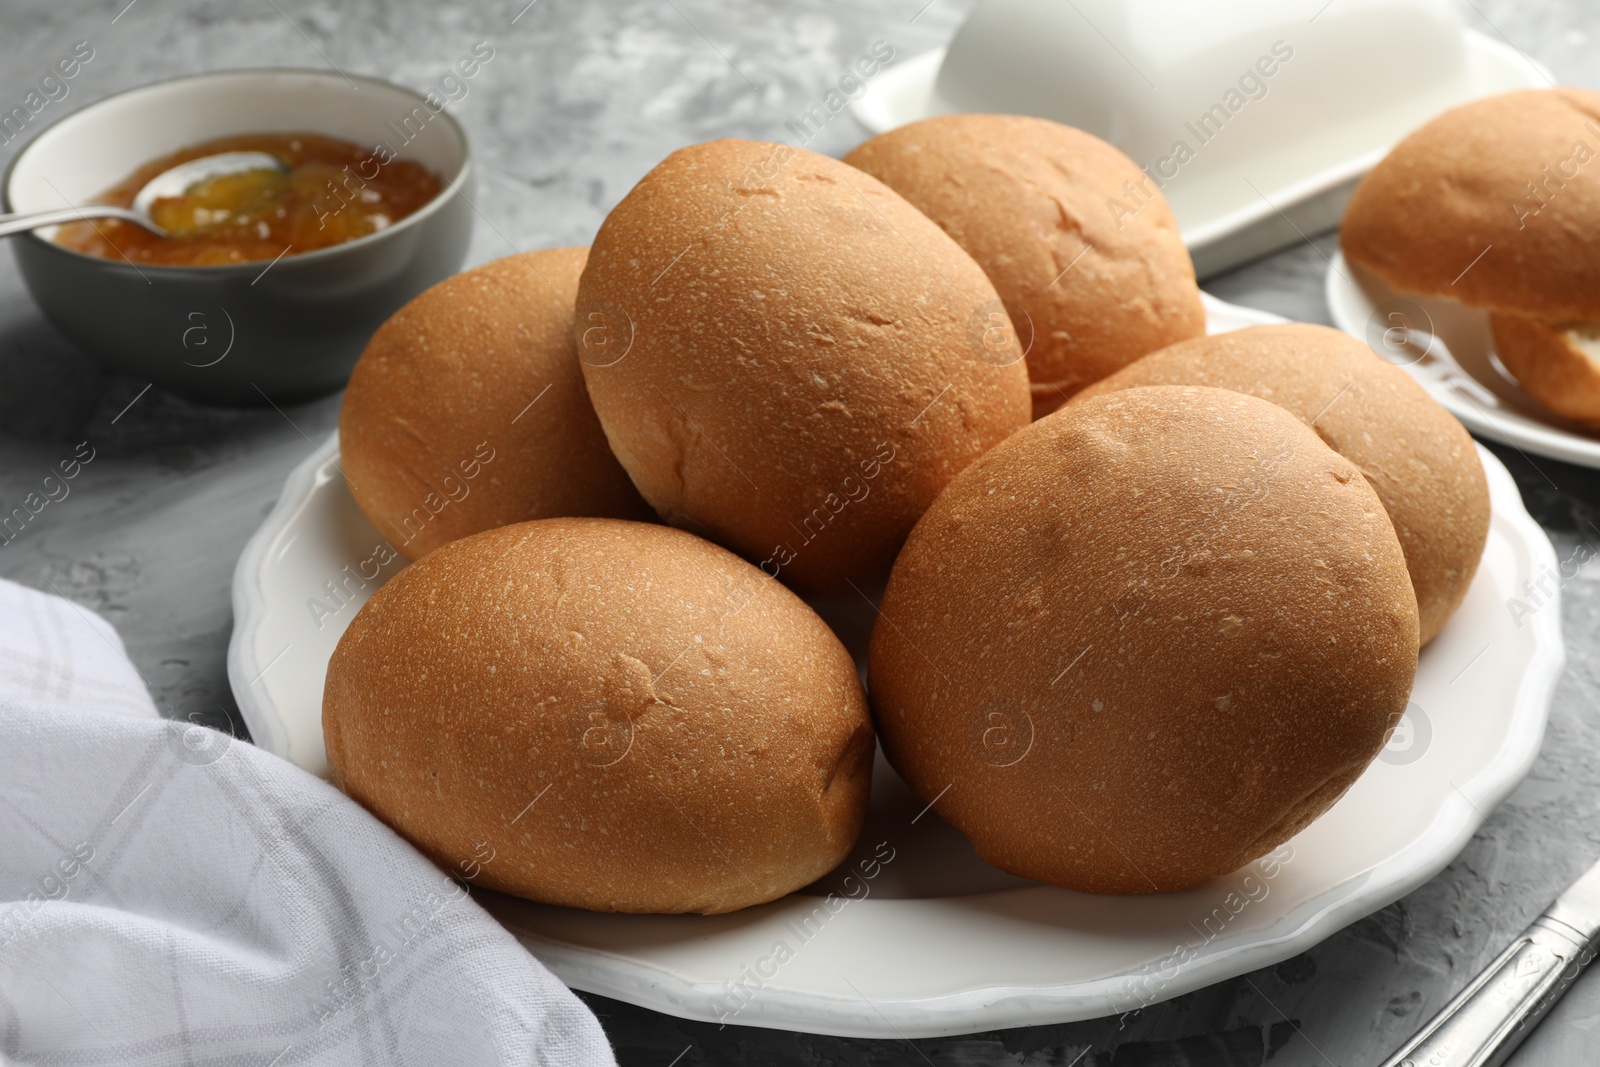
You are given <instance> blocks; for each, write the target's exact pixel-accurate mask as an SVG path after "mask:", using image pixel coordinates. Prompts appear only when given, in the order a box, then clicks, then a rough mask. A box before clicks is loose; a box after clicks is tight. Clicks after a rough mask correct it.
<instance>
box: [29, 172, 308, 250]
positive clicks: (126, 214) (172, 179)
mask: <svg viewBox="0 0 1600 1067" xmlns="http://www.w3.org/2000/svg"><path fill="white" fill-rule="evenodd" d="M288 169H289V168H288V167H285V166H284V165H283V163H281V162H280V161H279V160H278V159H277V158H276V157H274V156H269V155H267V154H266V153H265V152H219V153H218V154H216V155H214V156H201V157H200V158H199V159H191V160H189V162H187V163H179V164H178V165H177V166H176V167H172V168H170V169H168V170H164V171H162V172H161V173H160V174H157V175H156V176H155V177H154V178H151V179H150V180H149V181H148V182H146V183H145V184H144V187H143V188H142V189H140V190H139V194H138V195H137V196H135V197H134V198H133V207H131V208H125V207H112V206H111V205H109V204H84V205H83V206H82V207H61V208H53V209H51V210H49V211H26V212H19V213H17V214H14V215H0V237H9V236H10V235H11V234H14V233H24V232H26V231H28V230H36V229H38V228H39V227H41V226H57V225H60V224H61V223H63V222H80V221H82V220H84V219H121V220H122V221H124V222H131V223H133V224H135V225H136V226H143V227H144V228H145V229H147V230H149V231H150V232H151V233H153V234H155V235H156V236H157V237H166V236H167V231H166V230H164V229H162V228H161V227H160V226H157V225H156V224H155V222H154V221H153V220H152V219H151V218H150V205H151V204H153V203H155V202H156V201H157V200H162V199H165V198H167V197H173V196H182V195H183V193H184V192H185V191H187V190H188V189H190V188H192V187H194V186H195V185H197V184H199V183H200V182H203V181H209V180H210V179H212V178H219V177H221V176H222V175H224V174H239V173H241V172H243V171H248V170H275V171H280V172H281V171H287V170H288Z"/></svg>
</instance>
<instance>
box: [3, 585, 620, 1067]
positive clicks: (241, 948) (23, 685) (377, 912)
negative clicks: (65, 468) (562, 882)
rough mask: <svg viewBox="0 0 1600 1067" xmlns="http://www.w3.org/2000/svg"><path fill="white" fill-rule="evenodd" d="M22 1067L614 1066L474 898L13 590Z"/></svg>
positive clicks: (10, 802) (297, 774)
mask: <svg viewBox="0 0 1600 1067" xmlns="http://www.w3.org/2000/svg"><path fill="white" fill-rule="evenodd" d="M0 1063H19V1064H40V1065H43V1064H52V1065H54V1064H62V1065H67V1064H85V1065H88V1064H95V1065H99V1064H130V1065H137V1067H144V1065H154V1064H199V1063H229V1064H241V1065H243V1064H255V1065H259V1067H290V1065H294V1064H429V1065H433V1064H452V1065H467V1064H471V1065H476V1064H548V1065H567V1064H573V1065H583V1067H591V1065H595V1064H602V1065H603V1064H614V1063H615V1060H614V1059H613V1057H612V1053H611V1048H610V1045H609V1044H608V1043H607V1041H606V1037H605V1034H604V1033H603V1032H602V1031H601V1029H600V1024H599V1023H598V1022H597V1021H596V1019H595V1017H594V1015H593V1014H592V1013H591V1012H590V1011H589V1010H588V1008H587V1007H585V1006H584V1005H583V1003H582V1002H581V1001H579V1000H578V998H577V997H575V996H574V995H573V994H572V993H571V991H569V990H568V989H567V988H566V987H565V986H563V985H562V984H561V983H560V982H559V981H557V980H556V979H555V978H554V977H553V976H552V975H551V974H550V972H549V971H547V970H545V968H544V967H543V966H542V965H541V964H540V963H539V962H538V961H537V960H535V959H534V958H533V957H532V956H531V955H529V954H528V952H527V950H525V949H524V948H523V947H522V946H521V945H519V944H518V943H517V942H516V941H515V940H514V939H513V938H512V936H511V935H510V934H509V933H507V932H506V931H505V930H504V929H503V928H502V927H501V926H500V925H499V924H498V923H496V922H495V921H494V920H493V919H492V918H490V917H489V915H488V913H486V912H485V911H484V910H483V909H482V908H481V907H479V906H478V904H477V903H476V902H475V901H473V900H472V899H471V897H470V896H469V895H468V894H467V892H466V890H465V888H464V887H463V886H462V885H461V884H460V883H458V882H456V881H454V880H452V879H451V878H448V877H446V876H445V874H444V873H443V872H441V871H440V870H439V869H438V868H437V867H435V866H433V864H432V863H430V862H429V861H428V860H427V859H425V858H424V857H423V856H422V855H421V854H420V853H418V852H417V851H415V850H414V849H413V848H411V846H410V845H408V844H406V843H405V842H404V841H403V840H401V839H400V838H399V837H398V836H397V835H395V834H394V833H393V832H392V831H391V830H389V828H388V827H386V826H384V825H383V824H382V823H380V822H379V821H378V820H377V819H375V818H373V817H372V816H371V815H369V814H368V813H367V812H366V811H365V810H364V809H362V808H361V807H360V806H359V805H358V804H356V803H355V802H354V801H352V800H350V799H349V798H347V797H345V796H344V795H343V794H342V793H340V792H339V791H338V790H336V789H334V788H333V787H332V786H330V785H328V784H327V783H325V782H323V781H321V780H320V779H318V778H316V777H314V776H312V775H310V774H307V773H306V772H304V771H302V770H300V769H299V768H297V767H295V766H293V765H291V764H289V763H288V762H286V761H284V760H281V759H278V758H277V757H275V756H272V755H269V754H267V753H265V752H263V751H261V750H260V749H257V748H256V747H255V746H254V745H251V744H248V743H247V742H244V741H237V740H234V739H233V738H230V737H229V736H228V735H226V734H223V733H219V732H217V731H215V730H211V729H207V728H205V727H201V726H197V725H192V724H188V723H183V722H174V721H170V720H167V719H163V718H161V717H160V715H159V714H158V713H157V711H156V708H155V706H154V705H153V704H152V703H151V701H150V698H149V696H148V694H147V690H146V688H145V686H144V684H143V683H142V681H141V679H140V677H139V674H138V672H137V670H136V669H135V668H134V666H133V664H132V663H131V662H130V661H129V660H128V658H127V655H126V654H125V652H124V651H123V646H122V642H121V640H120V639H119V638H118V636H117V633H116V631H115V630H114V629H112V627H111V626H110V625H109V624H108V623H107V622H106V621H105V620H104V619H101V618H100V617H98V616H96V615H94V614H92V613H91V612H89V611H88V610H87V609H84V608H81V607H79V606H78V605H76V604H72V603H70V602H68V601H66V600H63V599H61V598H59V597H54V596H49V595H46V594H43V593H39V592H35V591H33V590H30V589H26V588H23V587H22V586H19V585H16V584H14V583H12V582H7V581H3V580H0Z"/></svg>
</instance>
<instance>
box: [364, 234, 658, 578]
mask: <svg viewBox="0 0 1600 1067" xmlns="http://www.w3.org/2000/svg"><path fill="white" fill-rule="evenodd" d="M586 256H587V250H586V249H582V248H555V249H550V250H548V251H543V252H528V253H524V254H522V255H517V256H508V257H507V258H505V259H499V260H495V261H494V262H492V263H486V264H484V265H483V266H481V267H478V268H476V269H474V270H469V271H466V272H465V273H462V274H457V275H455V276H454V277H451V278H447V279H445V280H444V281H442V282H440V283H439V284H438V285H435V286H434V287H433V288H431V289H429V290H427V291H426V292H424V293H422V294H421V295H420V296H418V297H416V299H414V300H412V301H411V302H410V303H408V304H406V306H405V307H403V308H401V309H400V310H399V311H397V312H395V313H394V315H393V316H392V317H391V318H390V319H389V320H388V321H387V322H385V323H384V324H383V325H382V326H380V327H378V331H377V332H376V333H374V334H373V335H372V339H371V340H370V341H369V342H367V347H366V350H365V351H364V352H362V354H361V359H360V360H359V361H357V363H356V367H355V372H354V373H353V374H352V375H351V376H350V385H349V388H348V389H347V390H346V391H345V395H344V406H343V408H341V409H340V412H339V446H340V458H341V461H342V464H343V467H344V473H345V475H346V478H347V481H348V482H349V485H350V493H351V495H352V496H353V497H355V501H356V503H357V504H358V505H359V506H360V508H361V510H362V512H363V513H364V514H365V515H366V516H367V518H368V519H369V520H371V522H372V524H373V525H374V526H376V527H377V528H378V530H379V532H380V533H382V534H383V535H384V536H385V537H387V538H389V540H390V542H391V543H392V544H393V545H394V546H395V548H396V549H398V550H399V551H400V552H401V553H402V554H403V555H405V556H406V557H407V558H408V559H416V558H418V557H420V556H423V555H426V554H427V553H429V552H431V551H433V550H434V549H435V548H438V547H439V546H440V545H442V544H445V543H446V542H449V541H454V540H455V539H456V538H458V537H465V536H467V535H468V534H473V533H477V532H478V531H480V530H488V529H491V528H493V527H496V526H503V525H505V524H506V523H511V522H521V521H523V520H526V519H541V518H548V517H552V516H558V515H601V516H611V517H615V518H634V519H642V518H645V517H647V516H648V515H649V514H650V512H649V509H648V508H647V507H646V506H645V503H644V501H643V500H641V499H640V497H639V494H638V491H637V490H635V489H634V488H633V485H632V483H631V482H629V481H628V475H627V474H626V473H625V472H624V471H623V469H622V467H621V466H619V465H618V463H617V461H616V459H615V457H613V456H612V455H611V450H610V449H609V448H608V447H607V446H606V439H605V434H604V433H602V432H601V430H600V422H599V420H598V419H596V418H595V415H594V409H593V407H592V406H591V405H590V403H589V396H588V394H587V393H586V392H585V391H584V387H583V375H582V372H581V371H579V369H578V357H577V356H576V354H574V352H573V351H572V346H571V343H570V340H569V337H568V329H569V327H570V325H571V323H572V301H573V297H574V296H575V295H576V293H577V289H578V275H579V274H580V273H581V272H582V270H583V264H584V259H585V257H586Z"/></svg>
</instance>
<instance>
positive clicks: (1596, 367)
mask: <svg viewBox="0 0 1600 1067" xmlns="http://www.w3.org/2000/svg"><path fill="white" fill-rule="evenodd" d="M1489 327H1490V329H1491V330H1493V331H1494V346H1495V348H1496V350H1498V352H1499V355H1500V362H1502V363H1504V364H1505V365H1506V369H1507V370H1509V371H1510V372H1511V373H1512V374H1514V375H1516V376H1517V384H1518V385H1520V386H1522V391H1523V392H1525V393H1527V394H1528V395H1529V396H1530V397H1532V398H1533V399H1534V400H1537V401H1538V402H1539V403H1541V404H1543V405H1544V406H1545V407H1547V408H1549V409H1550V410H1551V411H1553V412H1555V413H1556V414H1557V415H1561V416H1563V417H1565V418H1568V419H1571V420H1573V421H1574V422H1578V423H1582V424H1583V425H1584V426H1587V427H1589V428H1590V429H1592V430H1600V363H1596V361H1595V357H1594V356H1590V355H1588V354H1587V353H1585V352H1584V350H1583V347H1581V343H1582V342H1587V343H1588V345H1589V346H1590V348H1591V350H1592V351H1594V352H1596V353H1597V354H1600V326H1595V325H1593V324H1585V323H1566V324H1560V323H1551V322H1542V321H1540V320H1539V319H1530V318H1528V317H1526V316H1524V315H1503V314H1499V313H1492V314H1490V316H1489Z"/></svg>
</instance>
